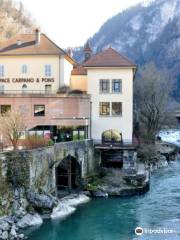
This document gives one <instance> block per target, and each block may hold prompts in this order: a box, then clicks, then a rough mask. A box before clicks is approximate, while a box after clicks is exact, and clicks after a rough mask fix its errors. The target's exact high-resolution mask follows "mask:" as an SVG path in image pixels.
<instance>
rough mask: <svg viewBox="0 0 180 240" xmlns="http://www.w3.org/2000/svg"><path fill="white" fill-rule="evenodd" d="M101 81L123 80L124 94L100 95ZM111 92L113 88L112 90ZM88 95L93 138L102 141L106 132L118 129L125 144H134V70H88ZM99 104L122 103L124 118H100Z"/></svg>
mask: <svg viewBox="0 0 180 240" xmlns="http://www.w3.org/2000/svg"><path fill="white" fill-rule="evenodd" d="M100 79H110V80H111V79H122V93H118V94H117V93H111V94H109V93H106V94H101V93H99V80H100ZM110 91H111V88H110ZM88 93H89V94H91V101H92V138H93V139H97V140H100V139H101V135H102V133H103V132H104V131H105V130H108V129H116V130H118V131H119V132H121V133H122V137H123V141H124V142H129V143H131V142H132V130H133V70H132V69H125V68H124V69H110V68H109V69H107V68H106V69H88ZM99 102H122V116H99Z"/></svg>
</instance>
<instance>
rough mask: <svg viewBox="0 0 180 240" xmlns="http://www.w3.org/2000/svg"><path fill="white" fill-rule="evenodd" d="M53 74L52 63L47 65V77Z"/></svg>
mask: <svg viewBox="0 0 180 240" xmlns="http://www.w3.org/2000/svg"><path fill="white" fill-rule="evenodd" d="M51 74H52V68H51V65H45V76H46V77H51Z"/></svg>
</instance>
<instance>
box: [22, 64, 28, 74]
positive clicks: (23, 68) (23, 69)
mask: <svg viewBox="0 0 180 240" xmlns="http://www.w3.org/2000/svg"><path fill="white" fill-rule="evenodd" d="M22 73H23V74H26V73H27V65H25V64H24V65H22Z"/></svg>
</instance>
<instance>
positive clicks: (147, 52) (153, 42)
mask: <svg viewBox="0 0 180 240" xmlns="http://www.w3.org/2000/svg"><path fill="white" fill-rule="evenodd" d="M90 44H91V46H92V48H93V51H94V52H95V53H96V52H99V51H101V50H102V49H103V48H104V47H106V46H107V45H111V46H112V47H113V48H115V49H116V50H117V51H119V52H121V53H122V54H125V55H127V56H128V57H129V58H131V59H132V60H134V61H135V62H136V63H137V64H139V65H144V64H145V63H147V62H150V61H154V62H155V64H156V65H157V66H158V67H160V68H162V69H166V70H168V72H169V75H170V76H171V77H172V78H173V79H176V83H175V84H176V88H175V90H174V95H175V97H176V98H179V99H180V87H179V88H178V85H180V83H179V81H180V1H179V0H156V1H153V2H151V3H150V4H148V5H143V4H139V5H136V6H134V7H131V8H129V9H127V10H126V11H123V12H122V13H119V14H118V15H116V16H114V17H112V18H111V19H109V20H108V21H107V22H105V23H104V24H103V26H102V27H101V28H100V30H99V32H97V33H96V34H95V35H94V36H93V37H92V38H90ZM75 58H76V60H80V61H81V60H82V58H83V54H82V48H80V49H78V51H77V50H76V51H75Z"/></svg>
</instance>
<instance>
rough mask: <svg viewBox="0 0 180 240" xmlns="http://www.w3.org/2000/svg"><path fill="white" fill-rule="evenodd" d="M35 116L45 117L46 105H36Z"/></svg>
mask: <svg viewBox="0 0 180 240" xmlns="http://www.w3.org/2000/svg"><path fill="white" fill-rule="evenodd" d="M34 116H35V117H39V116H45V105H34Z"/></svg>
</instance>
